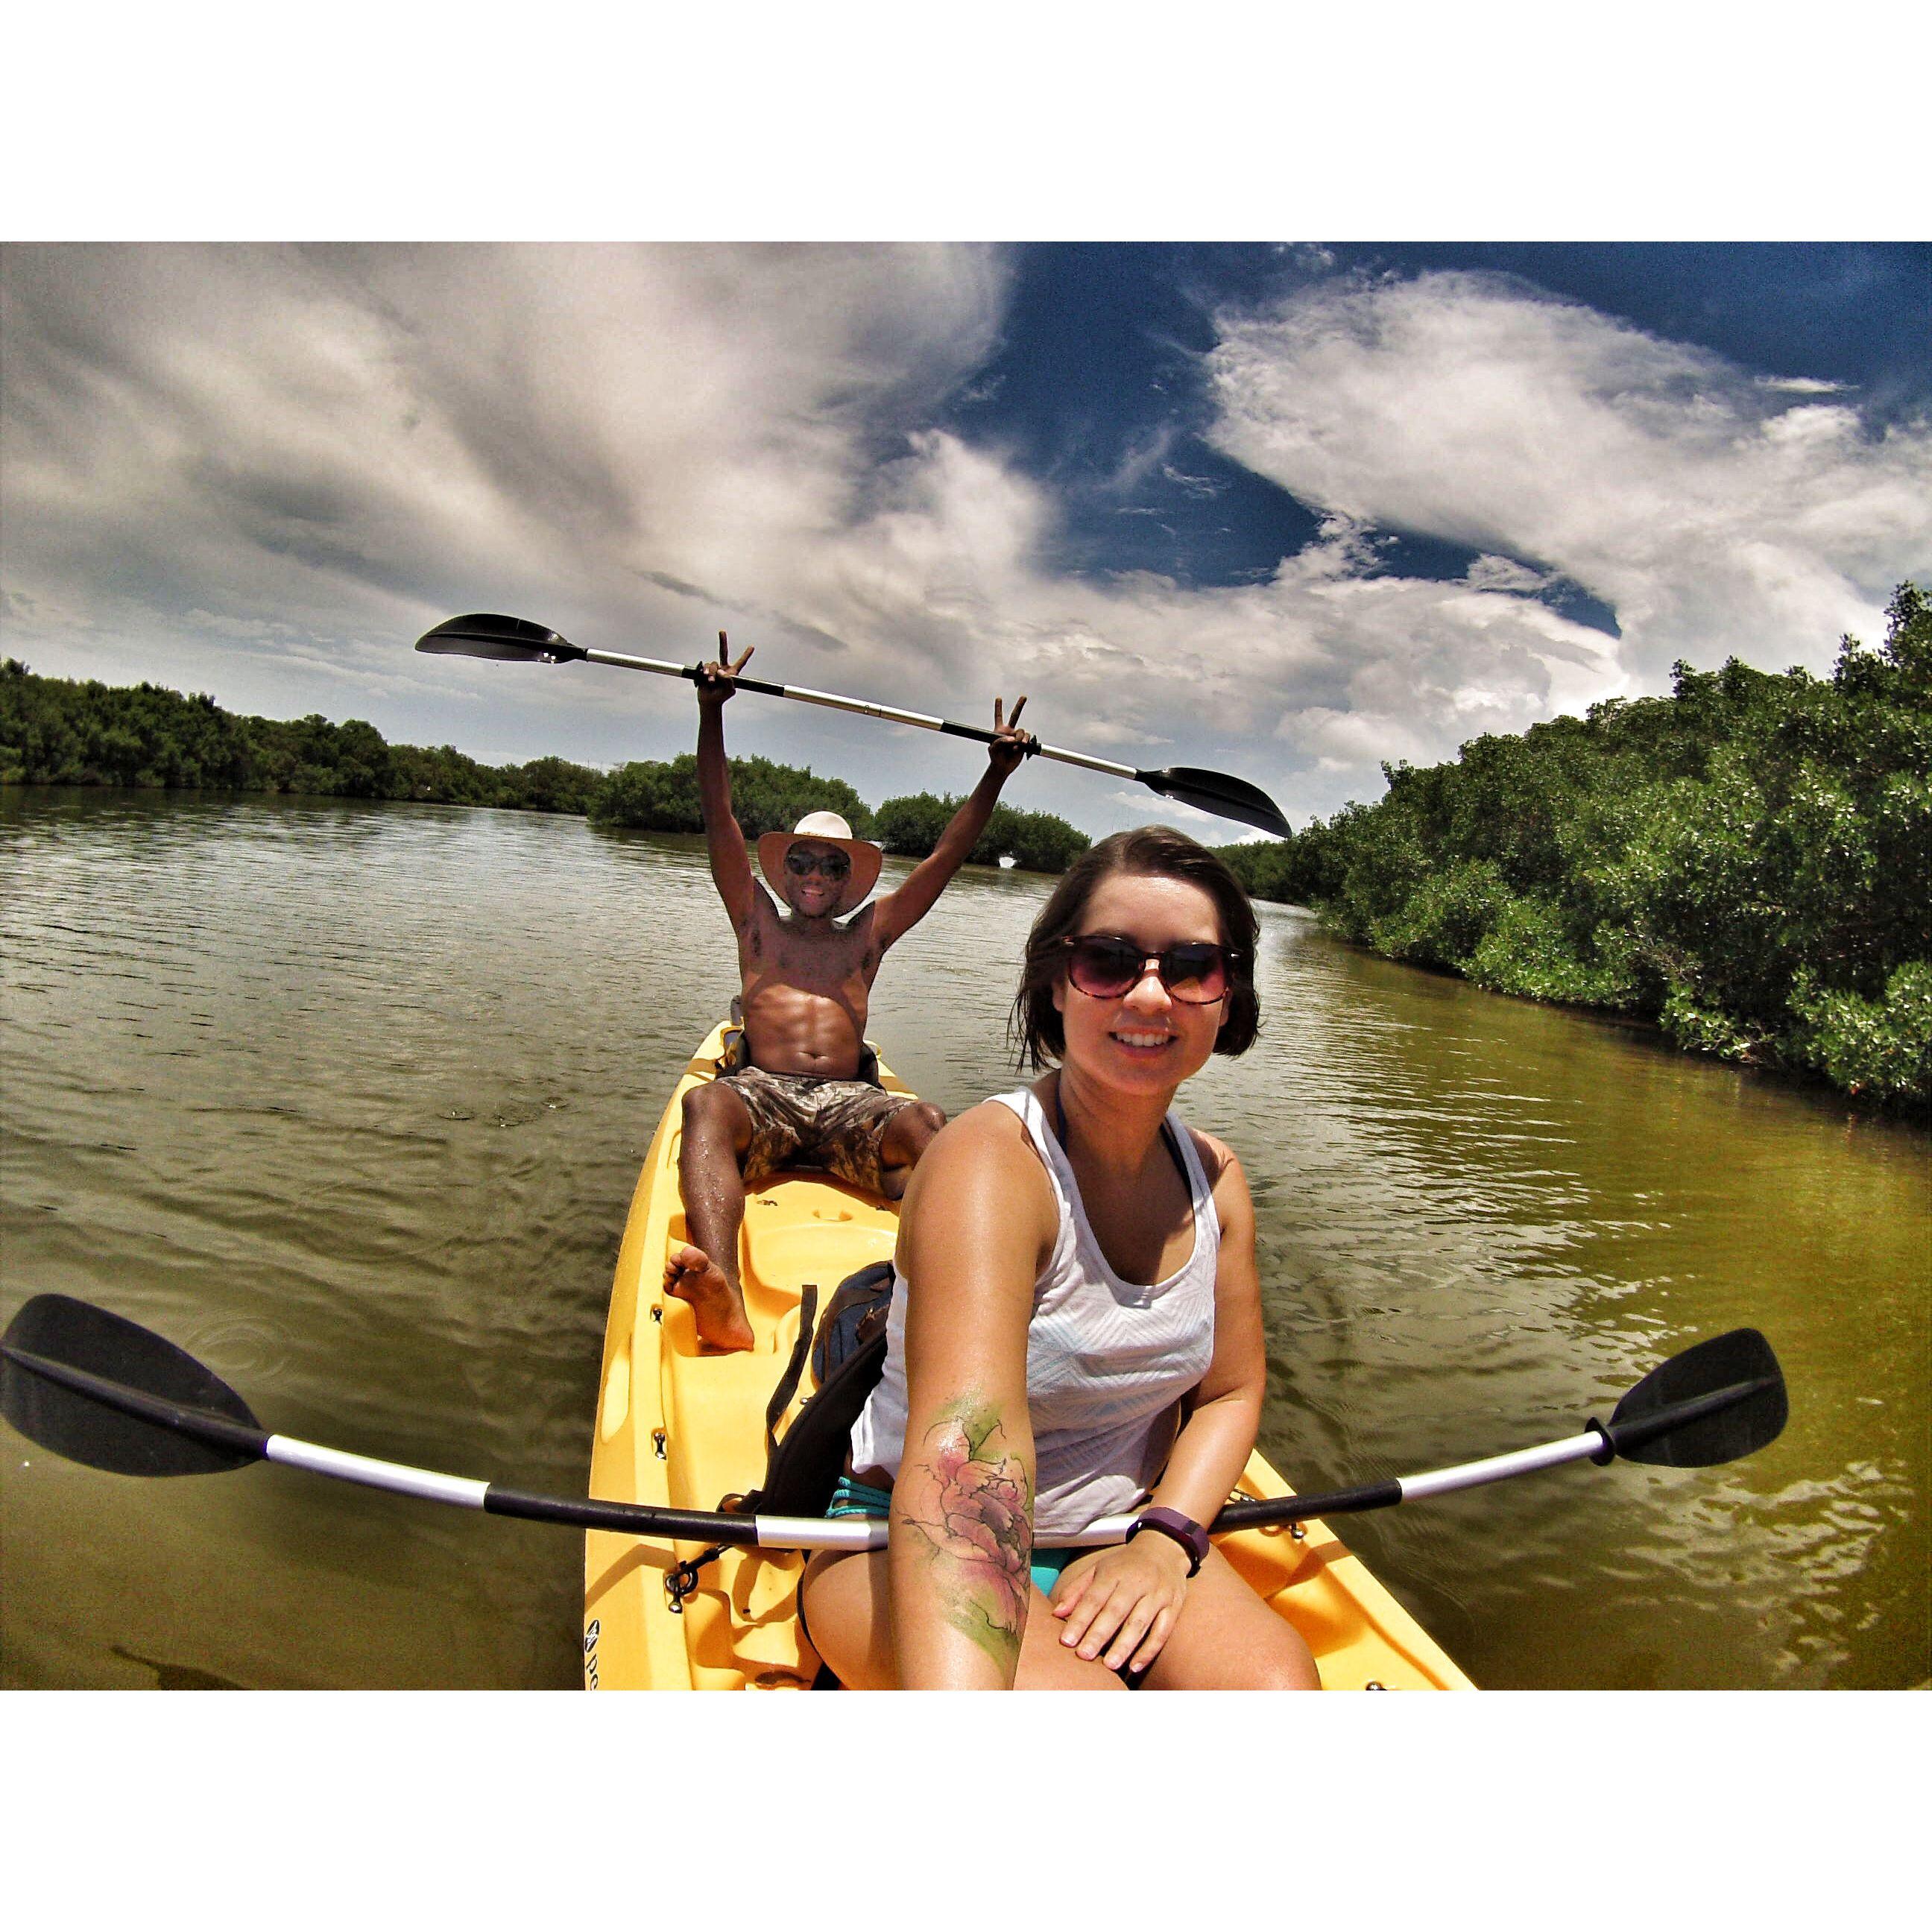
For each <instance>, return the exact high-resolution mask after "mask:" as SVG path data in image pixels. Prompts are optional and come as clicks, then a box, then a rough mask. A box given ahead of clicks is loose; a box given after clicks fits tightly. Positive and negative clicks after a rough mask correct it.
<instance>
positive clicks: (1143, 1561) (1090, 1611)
mask: <svg viewBox="0 0 1932 1932" xmlns="http://www.w3.org/2000/svg"><path fill="white" fill-rule="evenodd" d="M1187 1567H1188V1566H1187V1551H1186V1550H1184V1549H1182V1548H1181V1545H1180V1544H1178V1543H1176V1542H1175V1541H1174V1539H1173V1538H1172V1537H1169V1536H1137V1537H1136V1538H1134V1540H1133V1542H1131V1543H1122V1544H1115V1545H1113V1546H1112V1547H1109V1548H1107V1549H1105V1550H1095V1551H1094V1552H1093V1553H1091V1555H1089V1556H1081V1557H1076V1559H1074V1561H1073V1562H1071V1563H1070V1564H1068V1565H1067V1568H1065V1569H1064V1570H1063V1571H1061V1573H1060V1580H1059V1581H1058V1583H1055V1585H1054V1586H1053V1595H1052V1599H1051V1601H1052V1604H1053V1614H1054V1615H1055V1616H1056V1617H1058V1618H1060V1619H1062V1620H1063V1621H1064V1622H1065V1624H1066V1625H1067V1628H1066V1629H1065V1630H1064V1631H1062V1632H1061V1637H1060V1640H1061V1643H1064V1644H1065V1645H1066V1646H1067V1647H1068V1648H1069V1649H1072V1650H1074V1651H1076V1652H1078V1653H1079V1655H1081V1656H1082V1657H1084V1658H1088V1659H1090V1660H1091V1659H1092V1658H1099V1659H1100V1661H1101V1662H1102V1663H1103V1664H1105V1665H1106V1667H1107V1668H1108V1669H1109V1670H1120V1669H1121V1667H1123V1666H1125V1667H1129V1668H1130V1669H1133V1670H1145V1669H1146V1668H1147V1667H1148V1665H1149V1664H1151V1663H1152V1662H1153V1661H1154V1659H1155V1658H1157V1657H1158V1656H1159V1655H1160V1650H1161V1646H1162V1645H1163V1644H1164V1643H1166V1641H1167V1640H1168V1638H1169V1637H1170V1636H1172V1634H1173V1631H1174V1625H1175V1619H1177V1618H1178V1616H1180V1615H1181V1604H1183V1603H1184V1601H1186V1599H1187Z"/></svg>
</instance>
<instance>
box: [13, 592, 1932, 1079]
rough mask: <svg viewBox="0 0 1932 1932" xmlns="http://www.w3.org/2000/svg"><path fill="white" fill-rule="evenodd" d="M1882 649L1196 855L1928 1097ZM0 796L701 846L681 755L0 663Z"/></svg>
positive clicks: (1020, 858) (1251, 885) (1913, 892)
mask: <svg viewBox="0 0 1932 1932" xmlns="http://www.w3.org/2000/svg"><path fill="white" fill-rule="evenodd" d="M1887 614H1888V630H1887V634H1886V637H1885V642H1884V643H1883V644H1882V646H1879V648H1878V649H1867V648H1866V647H1865V646H1864V645H1862V644H1861V643H1858V641H1857V640H1855V639H1854V638H1851V637H1846V638H1845V639H1843V640H1842V643H1841V646H1840V649H1839V654H1838V662H1837V664H1836V666H1835V668H1834V670H1833V671H1832V674H1831V676H1829V678H1816V677H1814V676H1811V675H1810V674H1809V673H1807V672H1805V671H1802V670H1790V671H1787V672H1784V673H1781V674H1778V673H1767V672H1764V671H1758V670H1752V669H1751V668H1750V667H1748V666H1747V665H1745V664H1742V663H1740V662H1739V661H1738V660H1737V659H1736V658H1733V659H1731V660H1730V661H1729V662H1728V663H1727V664H1725V665H1724V667H1723V668H1722V669H1721V670H1716V671H1709V672H1703V671H1695V670H1692V669H1691V667H1689V666H1688V664H1679V665H1678V666H1677V667H1676V675H1675V688H1674V689H1673V692H1672V694H1671V695H1670V697H1653V698H1640V699H1635V700H1613V701H1612V702H1610V703H1604V704H1597V705H1593V706H1591V708H1590V709H1589V712H1588V714H1587V715H1586V716H1584V717H1583V718H1553V719H1552V720H1551V721H1550V722H1549V723H1548V724H1536V725H1532V727H1530V729H1529V730H1528V731H1527V732H1526V733H1523V735H1522V736H1520V737H1502V736H1494V737H1484V738H1478V739H1474V740H1472V742H1470V743H1469V744H1466V745H1464V746H1463V749H1462V752H1461V754H1460V757H1458V758H1457V760H1456V761H1455V762H1454V763H1449V764H1442V765H1436V766H1427V767H1416V766H1410V765H1408V764H1406V763H1404V764H1397V765H1392V766H1391V765H1385V766H1384V767H1383V768H1382V769H1383V773H1384V775H1385V778H1387V780H1388V792H1387V793H1386V794H1385V796H1383V797H1382V799H1379V800H1378V801H1377V802H1376V803H1375V804H1373V805H1347V806H1345V807H1344V808H1343V810H1342V811H1340V812H1338V813H1337V814H1336V815H1335V816H1334V817H1333V818H1331V819H1329V820H1326V821H1322V820H1316V822H1315V823H1313V824H1311V825H1310V826H1308V827H1307V829H1305V830H1304V831H1302V832H1298V833H1296V834H1295V835H1293V836H1292V837H1290V838H1286V839H1280V840H1274V841H1267V842H1262V843H1249V844H1238V845H1226V846H1223V847H1220V848H1219V850H1220V852H1221V853H1222V856H1223V857H1224V858H1226V859H1228V861H1229V862H1230V864H1232V865H1233V867H1234V868H1235V871H1237V872H1238V874H1240V875H1241V878H1242V879H1243V880H1244V883H1246V884H1247V886H1248V889H1250V891H1251V892H1253V893H1254V894H1255V895H1256V896H1257V897H1258V898H1271V899H1279V900H1283V901H1289V902H1290V903H1292V904H1303V905H1307V906H1308V907H1311V908H1313V910H1315V911H1316V913H1318V914H1319V916H1320V917H1321V919H1322V923H1323V924H1324V926H1326V927H1327V928H1328V929H1329V930H1330V931H1331V932H1334V933H1335V934H1336V935H1338V936H1339V937H1340V938H1343V939H1346V940H1348V941H1351V942H1352V943H1354V944H1358V945H1361V946H1365V947H1369V948H1370V949H1371V950H1373V951H1375V952H1376V953H1381V954H1382V955H1383V956H1385V957H1387V958H1388V959H1400V960H1405V961H1407V962H1411V963H1412V964H1414V965H1421V966H1426V967H1430V968H1436V969H1438V970H1441V971H1448V972H1451V973H1455V974H1460V975H1462V976H1463V977H1465V978H1466V979H1468V980H1472V981H1473V982H1474V983H1475V984H1476V985H1478V986H1483V987H1486V988H1488V989H1490V990H1492V991H1494V992H1502V993H1510V994H1514V995H1517V996H1519V997H1520V998H1526V999H1534V1000H1541V1001H1554V1002H1557V1003H1560V1004H1566V1005H1571V1006H1580V1007H1596V1008H1599V1009H1601V1010H1605V1011H1607V1012H1610V1013H1618V1014H1622V1015H1628V1016H1633V1017H1636V1018H1638V1019H1645V1020H1649V1021H1652V1022H1655V1023H1656V1025H1658V1027H1659V1028H1661V1030H1662V1031H1664V1034H1667V1036H1668V1037H1670V1038H1671V1039H1673V1040H1676V1042H1677V1043H1679V1045H1681V1046H1684V1047H1685V1048H1687V1049H1691V1050H1693V1051H1697V1052H1706V1053H1713V1054H1716V1055H1721V1056H1722V1057H1724V1058H1727V1059H1730V1060H1735V1061H1743V1062H1745V1063H1748V1064H1751V1065H1754V1066H1759V1067H1769V1068H1775V1069H1779V1070H1785V1071H1789V1072H1795V1073H1803V1074H1807V1075H1809V1076H1815V1077H1817V1078H1820V1079H1824V1080H1826V1081H1828V1082H1831V1083H1832V1085H1835V1086H1836V1087H1838V1088H1840V1089H1841V1090H1842V1091H1844V1092H1846V1093H1847V1094H1852V1095H1854V1096H1855V1097H1859V1098H1861V1099H1865V1100H1873V1101H1877V1102H1880V1103H1885V1104H1886V1105H1888V1106H1894V1107H1897V1108H1901V1109H1905V1110H1907V1111H1909V1112H1913V1113H1915V1114H1917V1113H1923V1112H1926V1111H1927V1109H1928V1108H1929V1107H1932V606H1928V604H1927V601H1926V599H1925V598H1924V595H1923V593H1922V592H1921V591H1920V590H1919V589H1918V587H1917V586H1916V585H1915V584H1912V583H1904V584H1901V585H1900V586H1899V589H1898V591H1897V594H1896V595H1894V598H1893V599H1892V602H1891V608H1890V610H1889V611H1888V613H1887ZM731 772H732V799H733V805H734V807H735V808H736V810H737V812H738V814H739V818H740V820H741V822H742V823H743V825H744V827H745V831H746V832H747V833H748V835H751V836H752V837H754V838H755V837H756V836H757V835H758V834H760V832H767V831H771V830H773V829H781V828H782V827H784V826H790V825H792V824H793V823H796V821H797V820H799V818H800V817H802V816H803V815H804V814H805V813H806V812H808V811H836V812H838V813H840V814H842V815H843V816H844V817H845V818H846V819H847V821H848V822H849V823H850V825H851V826H852V829H853V832H855V833H856V834H857V835H859V837H861V838H876V839H877V840H878V841H880V843H881V844H883V845H884V846H885V847H886V850H888V851H890V852H895V853H904V854H907V855H909V856H922V855H923V854H924V853H927V852H929V851H930V850H932V847H933V844H934V843H935V841H936V840H937V839H938V836H939V834H940V832H941V830H942V829H944V826H945V824H946V823H947V820H948V819H949V818H950V817H951V816H952V814H953V811H954V809H955V808H956V807H957V805H958V804H959V800H958V799H956V798H953V797H942V796H934V795H933V794H932V793H918V794H916V795H915V796H910V797H905V798H893V799H886V801H885V802H884V803H883V805H880V806H879V807H878V808H877V811H874V810H873V809H872V808H871V807H869V806H868V805H866V804H865V801H864V800H863V799H861V798H860V797H859V795H858V793H856V792H855V791H854V790H853V789H852V787H850V785H848V784H844V782H842V781H841V780H839V779H837V778H821V777H819V776H817V775H815V774H814V772H811V771H810V770H809V769H799V768H797V767H795V766H787V765H780V764H775V763H772V761H771V760H769V759H765V758H737V759H733V760H732V764H731ZM0 784H119V785H140V786H149V787H160V786H198V787H210V788H220V789H229V790H245V791H281V792H298V793H311V794H320V795H323V796H347V797H351V798H388V799H416V800H419V801H424V802H434V803H441V804H450V805H498V806H505V807H511V808H518V809H523V810H528V811H564V812H580V813H584V814H587V815H588V817H589V818H590V820H591V821H592V823H598V824H605V825H613V826H635V827H639V828H641V829H646V830H652V831H667V832H697V831H699V830H701V829H702V821H701V819H700V815H699V811H698V804H697V760H696V759H695V757H693V756H692V755H691V754H689V753H686V754H684V755H683V756H682V757H676V758H673V759H670V760H664V761H648V760H647V761H644V762H640V763H632V764H628V765H625V766H621V767H619V769H617V770H616V771H614V772H607V773H605V772H595V771H592V770H591V769H589V768H588V767H586V766H582V765H573V764H571V763H568V762H566V761H565V760H563V759H561V758H538V759H536V760H533V761H532V763H529V764H526V765H506V766H496V767H492V766H485V765H481V764H479V763H477V762H476V761H475V760H474V759H472V758H468V757H464V756H463V754H462V753H461V752H460V751H456V750H455V749H454V748H452V747H450V746H449V745H445V746H443V748H441V749H440V750H435V751H429V750H424V749H422V748H419V747H416V746H413V745H389V744H387V743H386V742H384V740H383V736H382V735H381V733H380V732H378V731H377V730H376V728H375V727H374V725H371V724H365V723H363V722H362V721H360V720H352V721H350V723H348V724H340V725H338V724H330V723H329V721H327V720H326V718H320V717H309V718H300V719H297V720H296V721H293V722H283V721H276V720H272V719H269V718H244V717H238V716H236V715H232V714H230V713H229V712H224V711H223V710H222V709H221V708H220V706H218V705H217V704H216V703H215V702H214V700H213V699H212V698H211V697H199V696H198V697H182V696H181V695H180V694H178V693H177V692H174V691H166V690H163V689H162V688H160V687H158V686H157V685H148V684H144V685H139V687H137V688H131V689H130V688H119V687H113V686H109V685H102V684H98V683H93V682H86V683H81V682H72V681H69V680H65V679H53V678H43V677H37V676H34V675H33V674H32V673H31V672H29V671H28V670H27V668H26V667H25V666H24V665H23V664H19V663H18V662H17V661H14V660H13V659H8V660H7V661H6V663H5V667H4V669H0ZM1087 844H1088V838H1087V837H1086V835H1085V834H1084V833H1082V832H1079V831H1078V830H1076V829H1075V828H1074V827H1073V826H1071V825H1069V824H1068V823H1067V822H1066V821H1065V820H1064V819H1060V818H1056V817H1054V816H1053V815H1052V814H1050V813H1047V812H1029V811H1016V810H1014V809H1013V808H1012V807H1011V806H1010V805H1004V804H1003V805H1000V806H998V808H996V809H995V812H994V814H993V818H992V823H990V824H989V826H988V827H987V829H986V835H985V836H984V837H983V838H982V839H981V840H980V844H978V845H977V847H975V848H974V852H973V855H972V856H973V858H974V860H975V861H976V862H978V863H980V864H991V863H992V862H994V861H995V859H997V858H998V857H1000V856H1012V857H1013V859H1015V860H1016V862H1018V864H1019V865H1021V866H1022V867H1024V868H1027V869H1028V870H1030V871H1042V872H1049V873H1056V872H1061V871H1064V870H1065V869H1066V868H1067V865H1068V864H1069V863H1070V862H1071V861H1072V860H1073V859H1074V858H1075V857H1076V856H1077V855H1078V854H1079V853H1080V852H1082V851H1083V850H1085V848H1086V847H1087Z"/></svg>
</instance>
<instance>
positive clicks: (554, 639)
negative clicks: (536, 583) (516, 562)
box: [416, 610, 586, 664]
mask: <svg viewBox="0 0 1932 1932" xmlns="http://www.w3.org/2000/svg"><path fill="white" fill-rule="evenodd" d="M416 649H418V650H419V651H434V652H440V653H441V654H442V655H446V656H449V657H459V658H504V659H506V660H508V661H509V662H511V663H513V664H562V663H564V662H565V661H567V660H568V659H569V658H580V657H583V655H586V653H585V651H584V649H583V646H582V645H581V644H573V643H568V642H567V641H566V640H565V639H563V638H562V637H559V636H558V635H557V634H556V632H555V631H547V630H545V629H544V627H543V626H542V625H541V624H533V623H532V622H530V620H529V618H527V617H504V616H499V615H497V613H496V612H494V611H492V610H475V611H472V613H470V614H469V616H466V617H449V618H446V619H444V620H443V622H441V623H440V624H439V625H437V627H436V628H435V629H434V630H433V631H425V632H424V633H423V634H422V636H421V637H419V638H417V640H416Z"/></svg>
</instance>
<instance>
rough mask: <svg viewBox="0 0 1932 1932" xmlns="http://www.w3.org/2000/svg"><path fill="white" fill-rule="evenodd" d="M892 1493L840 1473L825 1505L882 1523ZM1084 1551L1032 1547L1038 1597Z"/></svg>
mask: <svg viewBox="0 0 1932 1932" xmlns="http://www.w3.org/2000/svg"><path fill="white" fill-rule="evenodd" d="M891 1507H892V1491H891V1490H875V1489H874V1488H873V1487H872V1486H871V1484H869V1483H855V1482H854V1481H853V1480H852V1478H850V1476H841V1477H840V1478H838V1487H837V1488H836V1489H835V1490H833V1491H832V1500H831V1502H829V1504H827V1505H826V1511H825V1514H826V1515H827V1516H828V1517H845V1516H858V1517H865V1518H866V1519H868V1520H869V1521H871V1522H874V1523H882V1522H883V1521H884V1520H885V1518H886V1515H887V1514H889V1511H890V1509H891ZM1086 1554H1087V1553H1086V1551H1085V1550H1080V1549H1070V1548H1063V1547H1058V1546H1055V1547H1043V1548H1040V1549H1037V1550H1034V1553H1033V1580H1034V1588H1035V1589H1037V1590H1038V1591H1039V1592H1040V1595H1042V1596H1043V1597H1050V1596H1052V1595H1053V1586H1054V1585H1055V1584H1056V1583H1058V1582H1059V1581H1060V1573H1061V1571H1063V1570H1064V1569H1065V1568H1067V1565H1068V1564H1070V1563H1071V1562H1073V1559H1074V1558H1075V1557H1076V1556H1085V1555H1086Z"/></svg>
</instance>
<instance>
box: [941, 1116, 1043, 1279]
mask: <svg viewBox="0 0 1932 1932" xmlns="http://www.w3.org/2000/svg"><path fill="white" fill-rule="evenodd" d="M935 1211H938V1214H939V1215H940V1218H941V1222H942V1223H947V1224H950V1223H951V1222H952V1220H953V1217H955V1216H956V1215H957V1214H961V1213H962V1212H963V1213H964V1214H965V1215H966V1216H967V1217H968V1219H969V1220H970V1219H972V1218H973V1217H983V1216H985V1215H986V1214H992V1215H994V1216H995V1217H996V1218H997V1219H998V1220H999V1221H1000V1222H1001V1223H1004V1224H1007V1225H1009V1226H1027V1227H1028V1228H1029V1229H1030V1231H1031V1235H1032V1236H1033V1237H1034V1238H1036V1239H1037V1241H1040V1242H1042V1243H1046V1244H1051V1241H1052V1235H1053V1232H1054V1231H1055V1229H1057V1227H1058V1224H1059V1207H1058V1202H1056V1200H1055V1196H1054V1193H1053V1184H1052V1182H1051V1181H1049V1179H1048V1178H1047V1175H1046V1169H1045V1168H1044V1167H1043V1166H1041V1164H1040V1157H1039V1156H1038V1155H1037V1154H1036V1153H1035V1152H1034V1148H1033V1143H1032V1141H1031V1139H1030V1138H1029V1136H1028V1133H1027V1130H1026V1124H1025V1121H1022V1119H1021V1118H1020V1117H1019V1115H1017V1114H1016V1113H1015V1112H1013V1109H1011V1108H1010V1107H1007V1106H1002V1105H1001V1103H999V1102H998V1101H996V1100H986V1101H982V1102H981V1103H980V1105H979V1106H977V1107H971V1108H968V1109H967V1111H966V1112H964V1113H962V1114H958V1115H955V1116H954V1117H953V1118H952V1119H951V1120H950V1121H947V1124H945V1126H944V1127H941V1129H940V1130H939V1132H938V1133H937V1134H935V1136H933V1138H932V1140H931V1142H929V1144H928V1145H927V1147H926V1151H925V1152H924V1153H923V1154H921V1155H920V1156H919V1164H918V1166H916V1167H915V1168H914V1169H913V1171H912V1179H911V1181H910V1184H908V1186H907V1189H906V1195H905V1206H904V1211H903V1218H904V1219H905V1220H925V1219H926V1218H929V1217H931V1216H932V1214H934V1213H935Z"/></svg>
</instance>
